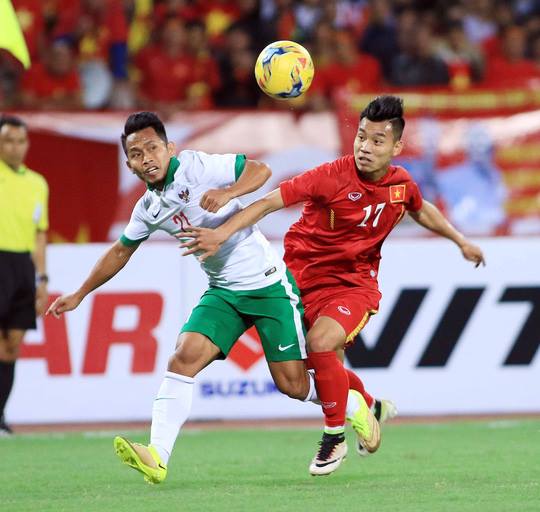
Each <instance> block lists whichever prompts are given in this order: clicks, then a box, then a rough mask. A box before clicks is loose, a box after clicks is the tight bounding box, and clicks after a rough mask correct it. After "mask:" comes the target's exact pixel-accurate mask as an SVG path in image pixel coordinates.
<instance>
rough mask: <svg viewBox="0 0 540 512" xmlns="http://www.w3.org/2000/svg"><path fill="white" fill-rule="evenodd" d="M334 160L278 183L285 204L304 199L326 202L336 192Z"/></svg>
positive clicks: (301, 201) (303, 200) (299, 201)
mask: <svg viewBox="0 0 540 512" xmlns="http://www.w3.org/2000/svg"><path fill="white" fill-rule="evenodd" d="M336 186H337V180H336V178H335V162H331V163H325V164H322V165H319V166H318V167H315V168H314V169H311V170H310V171H306V172H304V173H302V174H299V175H298V176H295V177H294V178H291V179H290V180H287V181H282V182H281V183H280V185H279V188H280V190H281V197H282V199H283V203H284V204H285V206H290V205H292V204H295V203H303V202H305V201H313V202H318V203H327V202H329V201H330V200H331V199H332V197H334V195H335V192H336Z"/></svg>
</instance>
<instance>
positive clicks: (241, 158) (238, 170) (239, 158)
mask: <svg viewBox="0 0 540 512" xmlns="http://www.w3.org/2000/svg"><path fill="white" fill-rule="evenodd" d="M245 168H246V155H236V158H235V160H234V179H235V181H238V179H239V178H240V176H242V173H243V172H244V169H245Z"/></svg>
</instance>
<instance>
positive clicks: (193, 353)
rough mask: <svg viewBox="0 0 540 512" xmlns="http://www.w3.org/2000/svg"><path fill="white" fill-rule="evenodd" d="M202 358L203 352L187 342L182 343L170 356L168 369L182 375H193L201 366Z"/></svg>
mask: <svg viewBox="0 0 540 512" xmlns="http://www.w3.org/2000/svg"><path fill="white" fill-rule="evenodd" d="M200 359H201V353H200V352H199V351H197V350H195V349H194V348H193V347H189V346H186V345H185V344H180V345H179V346H178V347H177V348H176V350H175V352H174V354H173V355H172V356H171V357H170V358H169V366H168V369H169V371H172V372H175V373H179V374H180V375H188V376H192V375H191V374H192V373H193V372H194V369H196V368H198V367H199V366H200ZM197 371H198V370H197ZM195 373H196V371H195Z"/></svg>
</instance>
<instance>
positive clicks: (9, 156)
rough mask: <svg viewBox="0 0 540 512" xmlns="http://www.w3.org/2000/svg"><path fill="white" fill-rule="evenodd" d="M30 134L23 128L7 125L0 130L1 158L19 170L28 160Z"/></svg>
mask: <svg viewBox="0 0 540 512" xmlns="http://www.w3.org/2000/svg"><path fill="white" fill-rule="evenodd" d="M29 145H30V144H29V142H28V133H27V131H26V128H24V127H23V126H12V125H9V124H5V125H4V126H2V128H1V129H0V158H1V159H2V160H3V161H4V162H6V164H8V165H9V166H10V167H11V168H12V169H15V170H17V169H18V168H19V167H20V166H21V164H22V163H23V162H24V159H25V158H26V153H27V152H28V147H29Z"/></svg>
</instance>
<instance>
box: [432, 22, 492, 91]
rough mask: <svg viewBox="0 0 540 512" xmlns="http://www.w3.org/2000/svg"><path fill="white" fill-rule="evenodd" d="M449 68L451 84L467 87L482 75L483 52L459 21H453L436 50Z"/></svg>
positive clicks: (454, 86) (456, 87)
mask: <svg viewBox="0 0 540 512" xmlns="http://www.w3.org/2000/svg"><path fill="white" fill-rule="evenodd" d="M435 55H437V56H438V57H440V58H441V59H442V60H443V61H444V62H445V63H446V66H447V68H448V73H449V75H450V85H451V86H452V87H453V88H454V89H458V90H460V89H466V88H467V87H469V86H470V85H471V83H472V82H478V81H479V80H480V79H481V77H482V66H483V60H482V54H481V52H480V50H479V49H478V48H477V47H476V46H474V45H473V44H472V43H471V42H470V41H469V40H468V39H467V36H466V34H465V31H464V30H463V25H462V24H461V23H460V22H459V21H455V22H452V23H451V24H450V25H449V26H448V29H447V32H446V37H445V38H442V39H441V41H440V42H439V44H438V46H437V47H436V50H435Z"/></svg>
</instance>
